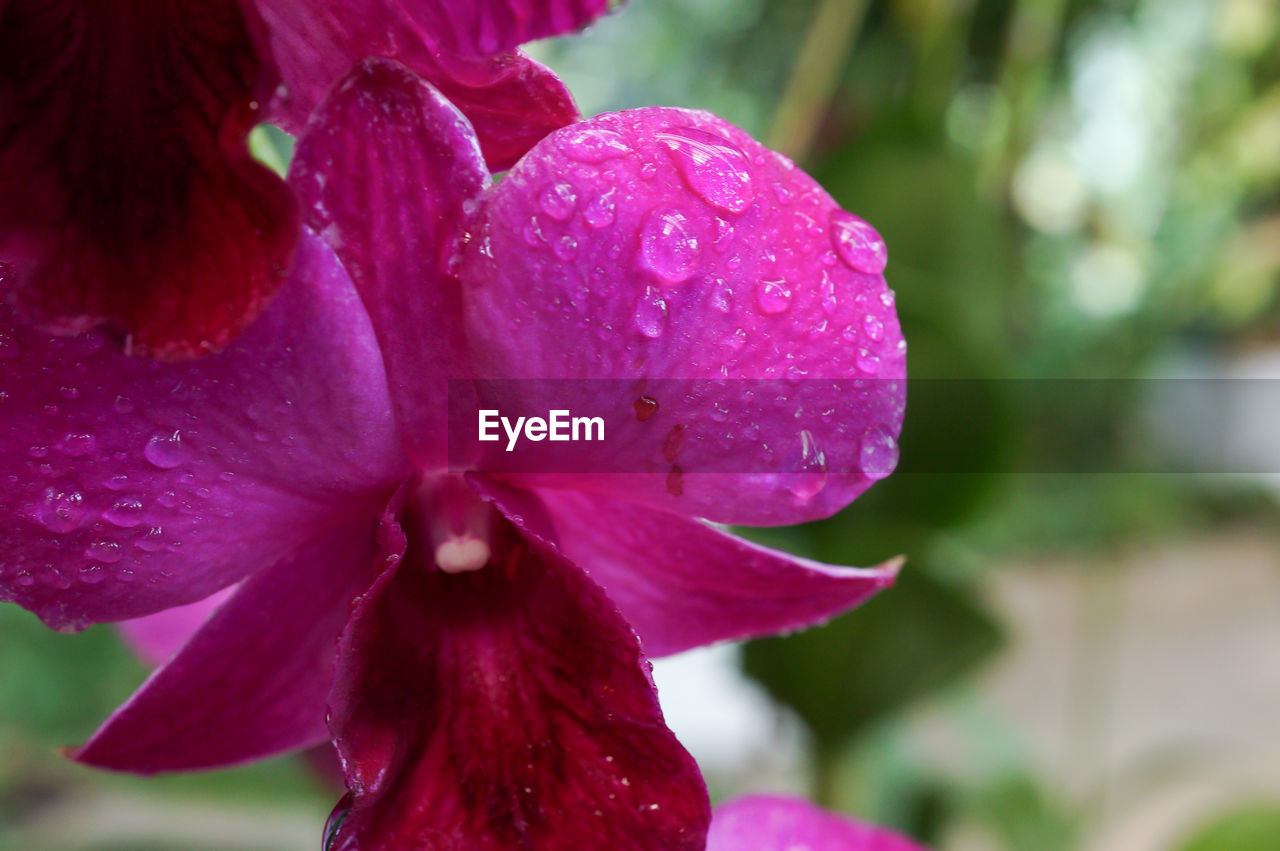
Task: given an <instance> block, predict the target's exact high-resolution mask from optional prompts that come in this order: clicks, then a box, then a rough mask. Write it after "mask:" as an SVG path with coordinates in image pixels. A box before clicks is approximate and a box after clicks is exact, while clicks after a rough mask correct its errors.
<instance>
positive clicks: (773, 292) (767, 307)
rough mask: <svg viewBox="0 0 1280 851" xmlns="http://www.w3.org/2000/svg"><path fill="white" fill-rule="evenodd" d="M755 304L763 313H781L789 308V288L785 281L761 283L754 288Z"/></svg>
mask: <svg viewBox="0 0 1280 851" xmlns="http://www.w3.org/2000/svg"><path fill="white" fill-rule="evenodd" d="M756 303H757V304H758V305H760V310H761V311H762V312H764V313H767V314H770V315H773V314H777V313H782V312H783V311H785V310H786V309H787V308H789V307H790V306H791V288H790V287H788V286H787V282H786V281H761V282H760V285H759V286H758V287H757V288H756Z"/></svg>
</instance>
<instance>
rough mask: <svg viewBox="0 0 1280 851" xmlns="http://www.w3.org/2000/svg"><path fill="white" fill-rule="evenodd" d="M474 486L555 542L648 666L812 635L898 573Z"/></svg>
mask: <svg viewBox="0 0 1280 851" xmlns="http://www.w3.org/2000/svg"><path fill="white" fill-rule="evenodd" d="M473 481H474V482H475V484H476V487H477V489H478V490H479V491H480V492H481V493H483V494H485V495H486V496H487V497H489V498H492V499H494V500H495V502H496V503H497V504H498V506H499V507H500V508H502V510H503V511H504V513H506V514H507V516H508V517H509V518H511V519H512V522H514V523H516V525H517V526H519V527H520V528H521V529H522V530H524V531H525V532H526V534H531V535H537V536H539V537H540V538H543V539H545V540H547V542H548V543H551V542H555V541H558V549H559V551H560V552H562V553H563V554H564V555H565V556H566V557H567V558H568V559H569V560H570V561H572V562H573V563H574V564H577V565H580V566H581V567H582V568H583V569H584V570H586V571H588V572H589V573H590V575H591V578H592V579H593V580H594V581H595V582H597V583H599V584H600V585H601V586H602V587H603V588H604V590H605V592H606V593H607V594H608V595H609V598H610V599H611V600H613V601H614V602H615V603H617V604H618V608H619V609H620V610H621V612H622V614H623V617H625V618H626V619H627V622H628V623H630V624H631V626H632V627H633V628H634V629H635V630H636V632H637V633H639V635H640V639H641V641H642V642H643V645H644V650H645V653H646V654H647V655H649V656H665V655H668V654H671V653H679V652H680V651H682V650H689V649H692V648H694V647H701V646H703V645H707V644H714V643H715V642H717V641H730V640H738V639H743V638H749V637H753V636H759V635H767V634H770V633H776V632H784V631H789V630H796V629H801V628H803V627H806V626H812V625H814V624H816V623H819V622H821V621H824V620H827V619H829V618H832V617H835V616H836V615H838V614H840V613H842V612H844V611H846V610H848V609H851V608H853V607H854V606H857V605H859V604H861V603H862V602H864V601H865V600H866V599H868V598H869V597H871V595H873V594H875V593H876V592H878V591H880V590H882V589H884V588H887V587H889V586H890V585H892V584H893V580H894V577H895V575H896V574H897V570H898V567H899V563H898V562H896V561H894V562H888V563H886V564H884V565H881V566H880V567H876V568H869V569H862V568H852V567H835V566H832V565H827V564H822V563H820V562H815V561H811V560H809V559H803V558H799V557H796V556H792V555H788V554H787V553H784V552H780V551H778V550H771V549H768V548H766V547H762V546H759V545H757V544H753V543H751V542H749V541H745V540H743V539H741V538H737V537H735V536H733V535H730V534H728V533H727V532H722V531H720V530H719V529H716V528H714V527H713V526H709V525H707V524H706V523H703V522H701V521H698V520H692V519H689V518H686V517H680V516H675V515H671V514H668V513H666V512H663V511H655V510H652V509H647V508H641V507H640V506H637V505H632V504H628V503H624V502H619V501H617V500H612V499H608V498H605V497H601V496H599V495H597V494H589V493H574V492H572V491H562V490H543V491H540V492H539V493H538V494H537V497H536V499H537V502H538V503H540V505H536V504H533V502H532V495H530V494H528V493H525V492H521V491H517V490H515V489H513V488H507V487H503V486H502V485H500V484H498V483H496V482H492V481H486V480H485V479H484V478H482V477H474V478H473ZM543 512H545V516H546V518H547V519H548V520H549V523H544V522H541V520H540V515H541V514H542V513H543Z"/></svg>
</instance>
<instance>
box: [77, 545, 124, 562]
mask: <svg viewBox="0 0 1280 851" xmlns="http://www.w3.org/2000/svg"><path fill="white" fill-rule="evenodd" d="M84 554H85V556H86V557H88V558H91V559H93V560H94V561H100V562H102V563H103V564H115V563H116V562H118V561H119V560H120V559H121V558H123V557H124V552H123V551H122V550H121V549H120V544H118V543H116V542H115V541H94V542H93V543H91V544H89V546H88V547H86V548H85V551H84Z"/></svg>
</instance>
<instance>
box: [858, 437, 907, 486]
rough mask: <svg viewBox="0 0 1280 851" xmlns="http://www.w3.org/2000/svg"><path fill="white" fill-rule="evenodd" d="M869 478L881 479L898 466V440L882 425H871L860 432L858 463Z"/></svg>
mask: <svg viewBox="0 0 1280 851" xmlns="http://www.w3.org/2000/svg"><path fill="white" fill-rule="evenodd" d="M858 466H859V467H860V468H861V469H862V473H863V475H865V476H866V477H867V478H869V479H877V480H878V479H883V478H884V477H885V476H887V475H889V474H890V473H892V472H893V468H894V467H896V466H898V441H896V440H895V439H894V437H893V435H892V434H890V433H889V431H888V430H887V429H886V428H885V427H884V426H878V425H877V426H872V427H871V428H869V429H867V430H866V431H865V432H863V434H862V449H861V451H860V453H859V464H858Z"/></svg>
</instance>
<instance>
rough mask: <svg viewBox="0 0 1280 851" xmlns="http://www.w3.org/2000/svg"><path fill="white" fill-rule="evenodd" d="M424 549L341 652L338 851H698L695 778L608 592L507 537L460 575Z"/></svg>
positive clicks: (391, 575) (364, 607) (701, 818)
mask: <svg viewBox="0 0 1280 851" xmlns="http://www.w3.org/2000/svg"><path fill="white" fill-rule="evenodd" d="M415 522H417V523H421V522H426V519H425V518H420V519H418V520H416V521H415ZM499 522H500V521H499ZM416 534H417V533H416V532H414V531H413V530H411V532H410V540H411V543H410V546H409V549H408V552H407V556H406V558H405V559H404V561H403V563H401V564H400V565H399V566H398V567H393V568H390V569H388V570H387V571H386V573H384V574H383V576H382V577H381V578H380V579H379V580H378V581H377V582H376V583H375V585H374V587H373V588H372V589H371V590H370V591H369V593H368V594H366V595H365V596H364V599H363V600H362V602H361V603H360V605H359V607H358V608H357V609H356V611H355V614H354V615H353V617H352V620H351V623H350V624H349V625H348V627H347V630H346V632H345V633H344V635H343V638H342V643H341V649H340V661H339V666H338V679H337V684H336V687H335V689H334V692H333V697H332V700H331V711H332V716H333V720H332V722H331V729H332V732H333V735H334V739H335V741H336V742H337V744H338V747H339V752H340V754H341V756H342V759H343V762H344V765H345V769H346V774H347V782H348V786H349V787H350V789H351V794H350V796H349V803H350V808H349V809H347V810H346V811H345V812H340V813H336V814H335V817H334V819H333V823H332V824H333V827H332V830H333V833H334V835H335V840H334V844H333V845H332V846H331V847H332V848H334V849H345V850H346V851H350V849H356V848H359V849H381V848H387V849H390V848H457V849H463V848H465V849H469V851H470V849H476V851H498V849H507V848H629V849H654V850H655V851H657V849H662V851H673V850H674V851H678V849H701V848H702V847H703V842H704V838H705V832H706V826H707V821H708V819H709V807H708V803H707V798H706V790H705V788H704V787H703V784H702V780H701V777H700V776H699V775H698V771H697V767H696V765H695V764H694V763H693V760H692V758H691V757H690V756H689V755H688V753H686V752H685V750H684V749H683V748H682V747H681V746H680V744H679V743H678V742H677V741H676V740H675V737H674V736H672V734H671V732H670V731H669V730H668V729H667V728H666V726H665V724H664V723H663V720H662V714H661V712H660V710H659V708H658V703H657V700H656V697H655V694H654V690H653V686H652V683H651V681H650V679H649V674H648V663H647V662H646V661H644V659H643V658H642V656H641V654H640V648H639V643H638V641H637V640H636V637H635V634H634V633H632V632H631V630H630V629H629V628H628V627H627V625H626V624H625V623H624V622H623V621H622V619H621V618H620V617H619V616H618V614H617V612H616V610H615V609H614V608H613V606H612V604H611V603H610V602H609V601H608V599H607V598H606V597H605V596H604V594H603V593H602V592H601V591H600V589H599V588H598V587H596V586H595V585H594V584H592V583H591V582H590V581H589V580H588V579H587V578H586V577H585V576H583V575H582V573H581V572H580V571H578V570H577V569H576V568H575V567H573V566H572V565H569V564H568V563H567V562H565V561H564V560H563V559H561V558H559V557H558V556H556V555H555V554H553V553H550V552H547V551H543V550H539V549H537V548H536V545H533V546H531V545H529V544H526V543H525V542H523V541H522V540H520V539H519V538H518V537H517V536H515V533H514V532H513V531H511V530H509V527H508V532H507V533H506V536H507V539H508V540H507V543H506V546H505V549H504V550H495V551H494V552H495V555H494V558H493V560H492V561H491V562H490V563H489V564H488V565H487V566H485V567H483V568H481V569H479V570H474V571H471V572H464V573H453V574H450V573H445V572H443V571H440V570H437V569H435V567H434V566H433V564H432V563H431V562H430V561H429V557H428V556H426V554H425V553H424V552H423V550H424V546H423V544H422V543H421V542H419V541H417V540H416V537H415V536H416Z"/></svg>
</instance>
